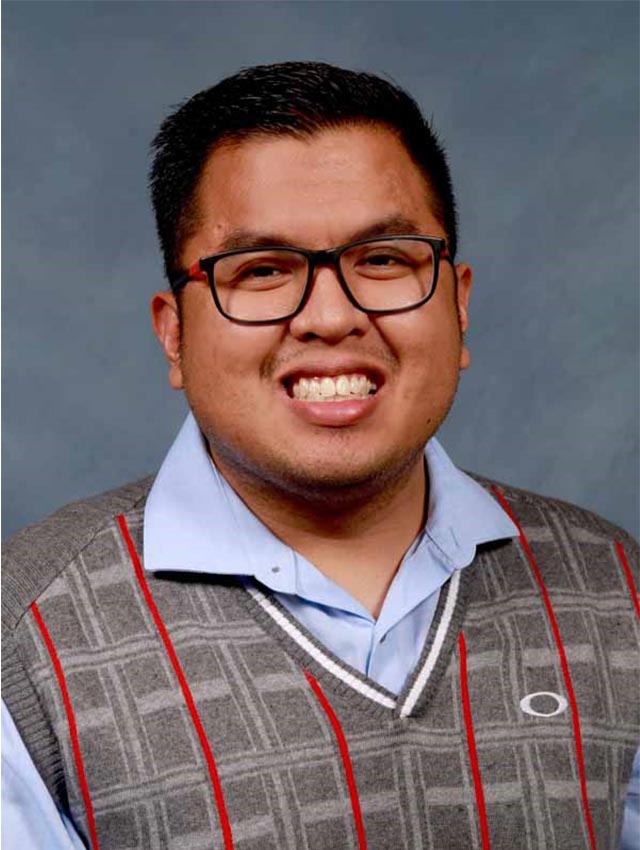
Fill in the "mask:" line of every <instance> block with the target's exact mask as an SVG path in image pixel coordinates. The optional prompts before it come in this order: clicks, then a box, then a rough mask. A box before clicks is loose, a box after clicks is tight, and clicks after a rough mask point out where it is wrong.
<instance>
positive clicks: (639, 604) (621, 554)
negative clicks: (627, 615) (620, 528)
mask: <svg viewBox="0 0 640 850" xmlns="http://www.w3.org/2000/svg"><path fill="white" fill-rule="evenodd" d="M616 549H617V551H618V558H620V563H621V564H622V569H623V570H624V574H625V578H626V579H627V584H628V585H629V593H630V594H631V599H632V600H633V605H634V607H635V609H636V614H637V615H638V619H639V620H640V600H638V594H637V592H636V586H635V584H634V583H633V576H632V575H631V567H630V566H629V562H628V561H627V556H626V554H625V551H624V549H623V548H622V543H620V542H619V541H618V540H616Z"/></svg>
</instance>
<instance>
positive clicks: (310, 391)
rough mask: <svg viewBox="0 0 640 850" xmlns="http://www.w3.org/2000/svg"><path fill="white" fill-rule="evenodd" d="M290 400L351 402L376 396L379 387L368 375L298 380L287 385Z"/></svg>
mask: <svg viewBox="0 0 640 850" xmlns="http://www.w3.org/2000/svg"><path fill="white" fill-rule="evenodd" d="M285 386H286V390H287V393H288V395H289V397H290V398H294V399H297V400H298V401H307V402H323V401H350V400H353V399H364V398H369V397H370V396H372V395H375V394H376V392H377V390H378V387H377V385H376V384H375V383H374V382H373V381H372V380H370V379H369V378H368V377H367V376H366V375H361V374H358V373H355V374H343V375H335V376H333V377H329V376H327V375H323V376H322V377H311V378H297V379H295V380H291V381H289V382H287V383H286V385H285Z"/></svg>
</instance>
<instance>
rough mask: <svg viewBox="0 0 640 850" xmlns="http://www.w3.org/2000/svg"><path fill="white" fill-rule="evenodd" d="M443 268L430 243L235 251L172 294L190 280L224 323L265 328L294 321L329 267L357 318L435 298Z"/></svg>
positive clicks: (393, 240)
mask: <svg viewBox="0 0 640 850" xmlns="http://www.w3.org/2000/svg"><path fill="white" fill-rule="evenodd" d="M441 260H446V261H448V262H451V259H450V257H449V254H448V252H447V247H446V242H445V240H444V239H440V238H437V237H435V236H390V237H376V238H372V239H361V240H359V241H357V242H350V243H348V244H346V245H340V246H339V247H337V248H331V249H328V250H325V251H306V250H304V249H303V248H288V247H284V246H282V247H280V246H277V245H276V246H273V247H265V248H251V249H244V248H240V249H236V250H233V251H224V252H223V253H221V254H213V255H212V256H210V257H203V258H202V259H201V260H198V261H197V262H196V263H194V265H192V266H191V268H190V269H189V270H188V271H187V272H186V274H183V275H181V276H180V277H178V278H176V279H174V280H173V281H172V282H171V288H172V289H173V291H174V292H178V291H179V290H180V289H182V287H183V286H185V285H186V284H187V283H188V282H189V281H191V280H207V281H208V283H209V286H210V288H211V294H212V295H213V300H214V301H215V304H216V307H217V308H218V310H219V311H220V312H221V313H222V315H223V316H225V317H226V318H227V319H230V320H231V321H234V322H239V323H241V324H247V325H266V324H271V323H274V322H283V321H285V320H287V319H292V318H293V317H294V316H296V315H297V314H298V313H299V312H300V311H301V310H302V308H303V307H304V305H305V303H306V301H307V299H308V297H309V294H310V292H311V287H312V284H313V277H314V272H315V270H316V268H317V267H318V266H321V265H328V266H331V267H332V268H333V269H334V270H335V271H336V274H337V276H338V280H339V281H340V285H341V287H342V289H343V290H344V293H345V295H346V296H347V298H348V299H349V301H350V302H351V303H352V304H353V306H354V307H357V309H358V310H362V311H363V312H365V313H373V314H382V313H384V314H387V313H401V312H404V311H405V310H413V309H415V308H416V307H420V306H421V305H422V304H425V303H426V302H427V301H428V300H429V299H430V298H431V297H432V295H433V294H434V292H435V290H436V283H437V281H438V267H439V264H440V261H441Z"/></svg>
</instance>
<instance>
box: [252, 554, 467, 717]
mask: <svg viewBox="0 0 640 850" xmlns="http://www.w3.org/2000/svg"><path fill="white" fill-rule="evenodd" d="M475 569H476V564H474V565H472V566H471V567H470V568H469V569H466V570H456V571H455V572H454V573H453V574H452V576H451V578H450V579H449V580H448V581H447V582H446V583H445V585H444V586H443V588H442V591H441V593H440V598H439V600H438V605H437V607H436V611H435V614H434V617H433V621H432V623H431V627H430V629H429V631H428V633H427V638H426V641H425V644H424V647H423V649H422V652H421V654H420V658H419V660H418V663H417V664H416V667H415V669H414V671H413V673H412V674H411V676H410V677H409V678H408V680H407V682H406V684H405V686H404V687H403V688H402V690H401V691H400V693H399V694H397V695H396V694H394V693H393V692H392V691H389V690H387V688H385V687H383V686H382V685H379V684H378V683H377V682H376V681H374V680H373V679H370V678H369V677H368V676H366V675H364V674H363V673H361V672H360V671H358V670H357V669H356V668H355V667H352V666H350V665H349V664H347V663H345V662H344V661H342V660H341V659H340V658H338V657H337V656H336V655H334V653H332V652H331V650H329V649H328V648H327V647H326V646H324V645H323V644H322V643H320V642H319V641H318V640H317V639H316V638H315V637H314V636H313V635H312V634H311V633H310V632H309V631H308V630H307V629H305V628H304V626H302V625H301V624H300V622H299V621H298V620H296V619H295V618H294V617H292V615H291V614H290V613H289V612H288V610H287V609H286V608H285V607H284V605H282V604H281V603H280V602H278V600H277V598H276V597H275V596H274V595H273V593H272V592H271V591H270V590H269V588H267V587H265V586H264V585H260V584H259V583H258V582H256V581H251V580H246V581H244V582H243V587H244V590H245V593H244V594H243V598H244V601H245V602H246V604H247V606H248V608H249V610H250V612H251V613H252V614H253V616H254V617H255V619H256V620H257V621H258V622H259V623H260V625H261V626H262V627H263V628H264V629H265V631H266V632H267V633H268V634H269V635H270V636H271V637H273V638H274V639H275V640H276V641H277V642H278V644H279V645H280V646H281V647H282V648H283V649H284V650H285V652H287V654H288V655H289V656H290V657H292V658H293V660H294V661H295V662H296V664H297V665H298V666H300V667H302V668H303V669H304V670H307V671H308V672H310V673H312V675H313V676H314V677H315V678H316V679H317V680H318V681H319V682H320V683H321V684H322V685H323V686H324V687H326V688H327V689H328V690H330V691H333V692H334V693H336V694H338V695H340V696H341V697H343V698H344V699H346V700H347V701H348V702H350V703H351V704H352V705H353V706H354V707H358V708H359V709H360V710H364V711H366V712H367V713H369V714H372V715H374V716H378V717H383V716H385V715H387V716H388V717H389V718H390V719H391V718H396V719H397V718H403V717H409V716H411V715H414V714H416V713H417V712H418V711H419V710H420V709H421V707H422V706H423V705H424V704H425V702H426V701H427V700H428V699H429V696H430V695H431V694H432V693H434V692H435V691H436V690H437V687H438V684H439V683H440V681H441V679H442V676H443V674H444V672H445V670H446V668H447V665H448V661H449V658H450V656H451V652H452V650H453V648H454V645H455V642H456V640H457V636H458V631H459V629H460V626H461V624H462V621H463V619H464V612H465V608H466V600H467V596H468V593H467V590H468V587H469V584H470V582H471V580H472V576H473V574H474V573H475Z"/></svg>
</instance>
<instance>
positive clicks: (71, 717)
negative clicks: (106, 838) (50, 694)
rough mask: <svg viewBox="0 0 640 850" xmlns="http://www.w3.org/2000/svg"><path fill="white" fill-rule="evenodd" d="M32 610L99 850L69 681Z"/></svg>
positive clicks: (95, 847)
mask: <svg viewBox="0 0 640 850" xmlns="http://www.w3.org/2000/svg"><path fill="white" fill-rule="evenodd" d="M31 610H32V612H33V616H34V618H35V621H36V623H37V624H38V628H39V629H40V632H41V634H42V637H43V639H44V642H45V644H46V647H47V650H48V652H49V656H50V657H51V662H52V664H53V667H54V670H55V671H56V677H57V679H58V686H59V688H60V693H61V694H62V701H63V702H64V710H65V711H66V714H67V722H68V724H69V734H70V736H71V747H72V748H73V757H74V759H75V762H76V770H77V771H78V782H79V783H80V790H81V791H82V799H83V800H84V807H85V809H86V812H87V824H88V826H89V836H90V838H91V847H92V848H93V850H99V846H98V833H97V832H96V822H95V818H94V815H93V803H92V802H91V795H90V794H89V785H88V784H87V777H86V774H85V772H84V762H83V761H82V752H81V750H80V739H79V738H78V727H77V726H76V717H75V714H74V713H73V706H72V705H71V698H70V697H69V691H68V690H67V681H66V679H65V677H64V671H63V669H62V664H60V659H59V658H58V653H57V651H56V647H55V644H54V643H53V640H52V638H51V635H50V634H49V629H48V628H47V625H46V623H45V621H44V620H43V619H42V614H41V613H40V609H39V608H38V605H37V603H36V602H32V603H31Z"/></svg>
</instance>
